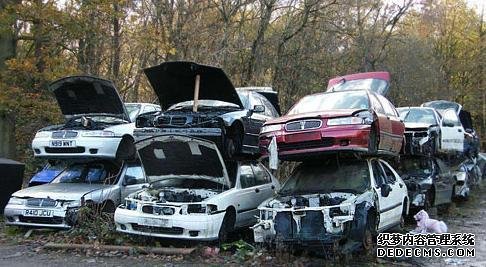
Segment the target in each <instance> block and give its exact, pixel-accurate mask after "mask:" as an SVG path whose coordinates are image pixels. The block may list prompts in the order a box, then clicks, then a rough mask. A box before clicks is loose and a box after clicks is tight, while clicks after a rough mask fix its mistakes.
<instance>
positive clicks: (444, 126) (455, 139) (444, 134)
mask: <svg viewBox="0 0 486 267" xmlns="http://www.w3.org/2000/svg"><path fill="white" fill-rule="evenodd" d="M440 149H441V150H442V151H458V152H462V151H463V150H464V128H463V127H462V125H461V122H460V120H459V117H458V116H457V114H456V112H455V111H454V110H453V109H448V110H446V111H444V112H443V113H442V123H441V140H440Z"/></svg>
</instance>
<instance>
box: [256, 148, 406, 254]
mask: <svg viewBox="0 0 486 267" xmlns="http://www.w3.org/2000/svg"><path fill="white" fill-rule="evenodd" d="M258 209H259V210H260V218H259V222H258V223H257V224H256V225H254V226H253V227H252V228H253V231H254V238H255V242H269V243H279V242H280V243H283V244H302V245H306V246H313V245H318V246H321V245H323V244H332V245H342V244H351V243H354V244H358V245H359V244H360V243H361V244H362V245H363V246H364V247H365V248H366V249H369V248H371V246H372V243H373V236H374V235H376V234H377V233H378V232H382V231H385V230H387V229H390V228H392V227H395V226H398V225H403V222H404V217H405V216H406V214H407V213H408V209H409V197H408V194H407V187H406V185H405V183H404V182H403V180H402V179H401V178H400V176H399V175H398V174H397V173H396V172H395V170H394V169H393V168H392V167H391V166H390V165H389V164H388V163H387V162H385V161H384V160H381V159H379V158H373V157H371V158H355V159H352V158H346V159H340V158H336V157H329V158H322V159H320V160H316V161H306V162H303V163H301V164H300V165H299V166H298V167H297V168H296V169H295V170H294V171H293V173H292V174H291V175H290V177H289V178H288V180H287V181H286V182H285V183H284V184H283V185H282V188H281V189H280V191H278V193H277V196H276V197H273V198H270V199H268V200H266V201H265V202H263V203H262V204H261V205H260V206H259V207H258ZM348 241H350V243H348Z"/></svg>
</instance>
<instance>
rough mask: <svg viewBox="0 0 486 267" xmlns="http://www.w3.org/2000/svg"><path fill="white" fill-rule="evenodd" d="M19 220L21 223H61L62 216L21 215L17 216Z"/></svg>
mask: <svg viewBox="0 0 486 267" xmlns="http://www.w3.org/2000/svg"><path fill="white" fill-rule="evenodd" d="M19 221H20V222H23V223H39V224H62V223H63V217H59V216H54V217H26V216H23V215H20V216H19Z"/></svg>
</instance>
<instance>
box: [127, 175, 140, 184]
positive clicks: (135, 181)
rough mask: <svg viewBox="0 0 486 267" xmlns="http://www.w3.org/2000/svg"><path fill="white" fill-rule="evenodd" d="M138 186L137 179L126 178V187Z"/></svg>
mask: <svg viewBox="0 0 486 267" xmlns="http://www.w3.org/2000/svg"><path fill="white" fill-rule="evenodd" d="M134 184H137V179H135V177H133V176H125V185H134Z"/></svg>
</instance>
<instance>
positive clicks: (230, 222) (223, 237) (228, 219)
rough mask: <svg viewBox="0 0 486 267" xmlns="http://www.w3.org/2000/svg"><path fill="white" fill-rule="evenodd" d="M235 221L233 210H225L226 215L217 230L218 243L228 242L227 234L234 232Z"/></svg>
mask: <svg viewBox="0 0 486 267" xmlns="http://www.w3.org/2000/svg"><path fill="white" fill-rule="evenodd" d="M235 220H236V214H235V212H234V210H232V209H228V210H226V214H225V215H224V218H223V222H222V223H221V227H220V228H219V233H218V239H219V242H220V243H225V242H227V241H228V237H229V234H230V233H231V232H233V230H234V227H235Z"/></svg>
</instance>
